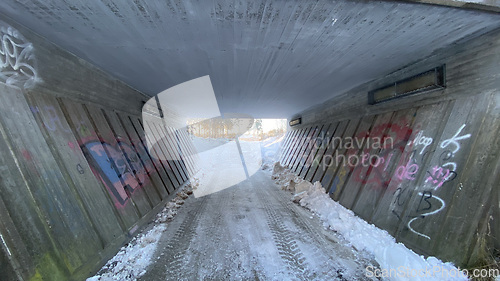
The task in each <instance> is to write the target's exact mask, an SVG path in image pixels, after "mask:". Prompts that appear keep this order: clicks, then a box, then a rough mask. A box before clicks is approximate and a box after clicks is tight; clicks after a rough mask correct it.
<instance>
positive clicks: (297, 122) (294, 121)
mask: <svg viewBox="0 0 500 281" xmlns="http://www.w3.org/2000/svg"><path fill="white" fill-rule="evenodd" d="M301 123H302V118H301V117H298V118H295V119H292V120H290V123H289V124H290V127H293V126H297V125H300V124H301Z"/></svg>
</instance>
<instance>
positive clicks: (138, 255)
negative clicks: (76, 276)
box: [87, 186, 193, 281]
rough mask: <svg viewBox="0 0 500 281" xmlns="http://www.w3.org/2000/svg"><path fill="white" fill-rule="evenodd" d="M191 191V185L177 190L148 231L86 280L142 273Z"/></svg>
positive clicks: (125, 277)
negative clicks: (168, 223)
mask: <svg viewBox="0 0 500 281" xmlns="http://www.w3.org/2000/svg"><path fill="white" fill-rule="evenodd" d="M192 193H193V190H192V187H191V186H186V187H184V189H183V190H182V191H179V192H177V195H176V197H175V198H173V199H172V200H171V201H170V202H168V203H167V205H166V206H165V208H164V209H163V210H162V211H161V212H160V213H159V214H158V215H157V216H156V219H155V221H154V226H153V227H152V228H151V229H150V230H149V231H147V232H145V233H142V234H140V235H138V236H137V237H135V238H133V239H132V240H131V241H130V242H129V243H128V244H127V245H125V246H124V247H122V248H121V249H120V251H119V252H118V253H117V254H116V255H115V256H114V257H113V258H112V259H110V260H109V261H108V262H107V263H106V264H105V265H104V266H103V267H102V268H101V270H99V272H98V273H97V274H96V275H95V276H93V277H90V278H88V279H87V281H97V280H101V281H108V280H120V281H128V280H130V281H131V280H137V278H139V277H141V276H142V275H144V273H146V268H147V267H148V266H149V264H150V263H151V257H152V256H153V254H154V252H155V250H156V246H157V243H158V240H159V239H160V237H161V235H162V234H163V232H164V231H165V230H166V229H167V222H170V221H172V220H173V219H174V217H175V215H176V214H177V209H178V208H180V207H181V206H182V205H183V204H184V200H185V199H187V197H188V196H189V195H190V194H192Z"/></svg>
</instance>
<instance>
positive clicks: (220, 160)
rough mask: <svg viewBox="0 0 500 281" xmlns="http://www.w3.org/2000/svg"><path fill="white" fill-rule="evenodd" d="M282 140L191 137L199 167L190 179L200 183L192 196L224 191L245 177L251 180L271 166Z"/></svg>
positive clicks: (280, 138) (276, 138) (277, 138)
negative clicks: (263, 169) (196, 152)
mask: <svg viewBox="0 0 500 281" xmlns="http://www.w3.org/2000/svg"><path fill="white" fill-rule="evenodd" d="M281 140H283V136H280V137H271V138H268V139H266V140H263V141H243V140H238V141H237V140H235V139H203V138H193V144H194V146H195V147H196V149H197V150H198V152H199V153H198V155H199V161H198V166H199V167H200V171H199V172H198V174H196V175H195V177H194V178H193V181H199V187H198V188H197V189H196V190H195V191H194V195H195V197H197V198H198V197H201V196H205V195H208V194H211V193H215V192H218V191H221V190H224V189H226V188H229V187H231V186H234V185H236V184H238V183H240V182H242V181H244V180H246V179H247V176H248V177H251V176H252V175H253V174H255V173H256V172H257V171H258V170H259V169H261V167H264V166H265V167H266V168H269V167H272V165H273V163H274V162H275V161H276V159H277V157H278V151H279V149H280V145H281ZM238 145H239V147H238ZM240 149H241V152H240ZM263 164H264V165H263Z"/></svg>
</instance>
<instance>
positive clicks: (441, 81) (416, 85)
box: [368, 65, 446, 104]
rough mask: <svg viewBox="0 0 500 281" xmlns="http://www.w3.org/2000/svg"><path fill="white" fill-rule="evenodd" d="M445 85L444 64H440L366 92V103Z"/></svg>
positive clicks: (439, 87) (375, 102) (391, 98)
mask: <svg viewBox="0 0 500 281" xmlns="http://www.w3.org/2000/svg"><path fill="white" fill-rule="evenodd" d="M445 87H446V85H445V65H442V66H439V67H436V68H434V69H431V70H429V71H426V72H423V73H420V74H418V75H415V76H412V77H410V78H406V79H403V80H400V81H397V82H394V83H393V84H390V85H387V86H384V87H382V88H379V89H376V90H373V91H370V92H368V103H369V104H377V103H380V102H384V101H388V100H393V99H397V98H401V97H404V96H408V95H413V94H417V93H423V92H428V91H432V90H436V89H443V88H445Z"/></svg>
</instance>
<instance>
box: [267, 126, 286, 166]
mask: <svg viewBox="0 0 500 281" xmlns="http://www.w3.org/2000/svg"><path fill="white" fill-rule="evenodd" d="M284 138H285V135H281V136H276V137H270V138H267V139H265V140H263V141H261V153H262V167H261V168H262V170H266V171H271V170H272V167H273V164H274V163H275V162H276V161H278V158H279V156H280V150H281V143H282V141H283V139H284Z"/></svg>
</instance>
